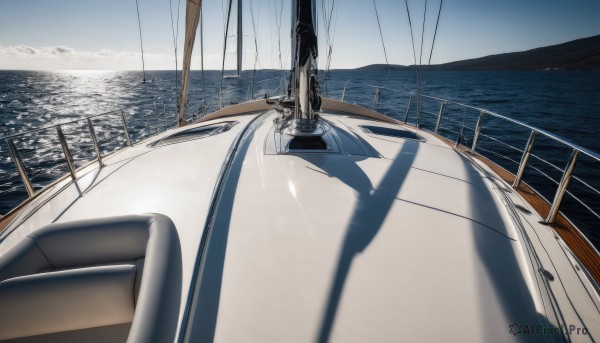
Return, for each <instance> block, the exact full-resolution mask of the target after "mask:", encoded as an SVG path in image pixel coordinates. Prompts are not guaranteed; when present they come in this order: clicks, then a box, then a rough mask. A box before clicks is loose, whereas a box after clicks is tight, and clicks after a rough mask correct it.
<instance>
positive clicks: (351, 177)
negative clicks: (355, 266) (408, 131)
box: [307, 140, 420, 343]
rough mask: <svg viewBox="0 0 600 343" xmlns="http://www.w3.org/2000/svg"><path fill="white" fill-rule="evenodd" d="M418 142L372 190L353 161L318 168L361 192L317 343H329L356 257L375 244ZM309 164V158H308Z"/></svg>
mask: <svg viewBox="0 0 600 343" xmlns="http://www.w3.org/2000/svg"><path fill="white" fill-rule="evenodd" d="M419 144H420V143H418V142H413V141H409V140H407V141H405V142H404V143H403V146H402V148H401V150H400V152H399V153H398V155H397V156H396V158H395V159H394V160H393V162H392V164H391V165H390V167H389V169H388V170H387V172H386V174H385V175H384V177H383V179H382V180H381V182H380V184H379V185H377V187H373V185H372V184H371V181H370V179H369V177H368V176H367V175H366V174H365V172H364V171H363V170H362V169H361V168H360V167H359V166H358V165H357V164H356V163H355V162H356V161H352V162H351V163H339V164H335V165H319V168H321V169H322V170H323V171H324V172H325V173H327V174H328V175H329V176H330V177H335V178H337V179H339V180H340V181H342V182H343V183H345V184H346V185H348V186H349V187H351V188H353V189H354V190H356V191H357V192H358V200H357V202H356V205H355V207H354V212H353V214H352V218H351V219H350V224H349V225H348V227H347V229H346V236H345V238H344V242H343V244H342V248H341V251H340V255H339V258H338V263H337V268H336V270H335V274H334V277H333V281H332V285H331V288H330V291H329V296H328V300H327V303H326V307H325V311H324V315H323V319H322V322H321V327H320V330H319V336H318V340H317V341H318V342H321V343H323V342H328V341H329V337H330V336H331V331H332V329H333V324H334V322H335V318H336V314H337V310H338V306H339V302H340V298H341V295H342V292H343V290H344V286H345V283H346V279H347V278H348V274H349V271H350V268H351V266H352V261H353V259H354V257H355V256H356V255H358V254H360V253H362V252H363V251H364V250H365V249H366V248H367V247H368V246H369V244H370V243H371V242H372V241H373V239H374V238H375V236H376V235H377V233H378V232H379V230H380V228H381V226H382V225H383V222H384V220H385V218H386V217H387V214H388V213H389V210H390V208H391V207H392V204H393V203H394V201H395V200H396V199H395V197H394V195H396V194H397V193H398V191H399V190H400V188H401V187H402V184H403V183H404V180H405V179H406V176H407V175H408V173H409V171H410V169H411V166H412V164H413V162H414V159H415V156H416V153H417V151H418V149H419ZM307 160H308V161H310V159H309V158H307Z"/></svg>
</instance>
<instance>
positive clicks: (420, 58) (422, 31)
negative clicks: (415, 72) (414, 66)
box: [419, 0, 427, 67]
mask: <svg viewBox="0 0 600 343" xmlns="http://www.w3.org/2000/svg"><path fill="white" fill-rule="evenodd" d="M426 15H427V0H425V9H424V10H423V28H422V29H421V52H419V67H421V66H422V65H423V64H422V63H421V60H422V59H423V41H424V40H425V22H426Z"/></svg>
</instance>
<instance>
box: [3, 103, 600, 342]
mask: <svg viewBox="0 0 600 343" xmlns="http://www.w3.org/2000/svg"><path fill="white" fill-rule="evenodd" d="M276 117H277V112H275V111H266V110H263V111H260V112H254V113H251V114H246V115H233V116H228V117H226V118H217V119H212V120H210V118H208V119H209V120H207V121H204V122H202V123H199V124H197V125H208V124H210V123H214V122H220V121H225V120H226V121H238V122H239V124H238V125H235V126H233V127H232V128H231V129H230V130H229V131H226V132H223V133H220V134H218V135H214V136H209V137H205V138H201V139H194V140H189V141H184V142H179V143H176V144H169V145H164V146H160V147H150V146H149V145H147V144H138V145H136V146H134V147H132V148H129V149H125V150H123V151H122V152H119V153H116V154H114V155H112V156H110V157H109V158H106V159H105V163H106V166H105V167H104V168H102V169H97V168H94V167H90V168H89V170H87V171H86V173H87V174H86V175H85V176H83V177H81V178H80V180H79V185H80V187H81V189H82V190H83V192H84V194H83V196H78V194H77V192H76V190H75V188H74V187H73V186H72V185H71V186H69V187H67V188H65V189H64V190H63V191H61V192H60V193H58V194H51V195H50V194H48V195H44V196H41V197H40V198H39V199H35V201H32V202H30V203H29V204H27V205H26V206H25V207H24V209H23V211H21V212H20V213H19V214H17V215H16V217H15V218H14V219H13V221H12V222H11V224H10V225H9V227H8V230H7V231H6V232H5V234H4V235H3V236H2V237H1V238H0V240H1V242H2V244H1V245H0V254H3V253H5V252H6V251H7V250H8V249H10V248H11V247H12V246H13V245H14V244H16V243H17V242H18V241H19V240H20V239H21V238H22V237H25V236H26V235H27V234H28V233H29V232H31V231H33V230H36V229H37V228H39V227H41V226H43V225H44V224H47V223H50V222H66V221H71V220H77V219H86V218H99V217H108V216H117V215H124V214H134V213H161V214H164V215H166V216H168V217H170V218H171V219H172V220H173V222H174V223H175V226H176V228H177V231H178V234H179V240H180V242H181V250H182V263H183V265H182V268H183V274H182V294H183V296H182V299H181V312H180V319H181V321H182V324H181V327H180V336H185V337H186V339H189V341H194V342H195V341H213V340H214V341H217V342H230V341H249V340H250V341H256V342H282V341H286V342H289V341H297V342H307V341H320V342H325V341H328V340H329V341H337V342H348V341H356V342H364V341H387V340H389V341H403V340H405V341H433V340H436V341H443V340H448V338H451V340H453V341H515V340H521V339H522V338H523V336H521V337H519V336H513V335H510V334H508V326H509V325H510V324H512V323H513V322H519V323H531V324H538V323H539V324H543V325H547V326H553V327H558V326H559V325H561V324H563V323H564V322H563V320H564V321H566V322H567V324H573V325H577V326H582V327H587V328H588V329H589V330H590V335H591V336H590V337H593V336H592V335H595V336H598V335H600V332H597V331H598V326H597V325H593V324H594V322H595V323H597V322H598V320H599V318H600V312H599V311H598V308H599V306H600V305H599V304H598V303H597V299H596V298H594V297H593V296H592V294H594V292H595V291H594V289H593V286H592V285H591V284H590V283H589V281H587V279H586V278H585V277H584V276H583V275H582V274H581V273H583V271H581V270H577V269H576V268H574V263H575V262H574V261H572V259H571V258H570V257H569V255H568V254H567V253H566V252H565V251H566V250H565V248H564V247H562V246H561V245H560V243H559V242H558V241H557V240H556V239H555V238H554V236H553V233H552V232H551V230H550V229H548V228H547V227H545V226H542V225H540V224H539V223H537V221H538V220H539V219H540V218H539V217H538V216H537V215H536V214H532V215H526V214H523V213H519V212H517V211H515V207H514V205H515V204H519V205H521V206H524V207H528V208H530V206H529V205H528V204H527V203H526V202H525V201H523V199H522V198H520V196H519V195H518V194H516V193H513V192H510V191H509V190H507V188H508V187H507V185H506V184H505V183H504V182H503V181H502V180H500V179H499V178H498V177H495V176H494V174H493V172H491V170H490V169H489V168H487V167H486V166H485V165H484V164H481V163H479V162H477V161H475V160H473V159H471V158H469V157H468V156H467V155H464V154H462V153H461V152H459V151H456V150H454V149H452V148H451V147H450V146H448V145H447V144H446V143H445V142H444V141H442V140H440V139H438V138H436V137H435V136H434V135H431V134H428V133H426V132H418V134H419V135H421V136H422V137H423V138H424V140H423V141H416V140H411V139H404V138H394V137H387V136H381V135H376V134H373V133H368V132H365V131H364V130H362V129H361V125H377V126H381V127H389V128H402V129H405V130H409V129H408V128H407V127H400V126H398V125H395V124H391V123H384V122H380V121H376V120H372V119H369V118H366V117H360V116H357V115H354V114H351V113H343V112H341V113H340V112H339V111H332V112H330V113H327V111H325V113H323V114H322V117H323V119H325V120H327V121H328V122H330V123H332V124H334V127H335V130H336V131H337V133H338V134H340V135H341V134H343V135H346V136H348V137H354V138H355V139H356V141H357V142H359V143H357V144H361V145H363V146H366V147H368V149H367V150H366V151H370V152H369V153H365V154H359V153H350V152H348V151H346V152H344V151H342V152H341V153H331V154H330V153H318V152H317V153H296V154H293V153H292V154H289V153H288V154H265V144H266V143H265V142H266V140H268V139H271V138H272V137H271V136H270V132H272V130H271V129H272V127H273V120H274V119H275V118H276ZM187 128H189V127H184V128H182V129H178V130H185V129H187ZM410 130H414V129H410ZM168 134H171V132H170V133H168ZM166 135H167V134H166V133H165V134H162V135H161V136H159V137H157V138H154V139H152V140H151V141H149V142H147V143H151V142H152V141H154V140H158V139H161V138H164V137H165V136H166ZM236 142H239V144H238V145H237V146H236V145H235V144H236ZM230 154H231V155H230ZM228 156H231V160H228ZM63 182H67V181H63ZM33 208H36V209H37V210H36V212H35V213H34V214H33V215H29V214H28V212H29V211H31V210H32V209H33ZM207 230H208V231H207ZM203 239H204V242H205V244H203V243H202V241H203ZM532 247H535V248H536V249H535V250H536V251H543V249H545V250H546V251H553V252H554V253H553V254H550V253H547V254H544V255H542V254H535V253H533V252H532V251H533V250H532ZM542 248H543V249H542ZM561 250H563V251H562V252H561ZM550 256H552V259H550ZM540 266H543V268H544V269H545V270H546V271H547V272H548V273H551V274H552V275H555V276H556V278H557V279H556V281H554V282H548V281H547V280H544V279H543V278H542V276H541V274H540V273H539V270H538V268H540ZM559 282H560V283H559ZM548 289H551V291H552V294H553V297H554V300H551V299H550V298H549V295H548V294H549V291H548ZM567 294H568V295H567ZM553 301H557V302H559V303H561V312H562V317H561V318H557V317H556V316H555V313H554V310H553V305H552V303H553ZM569 304H570V305H569ZM578 313H585V314H586V316H581V315H578ZM458 314H460V315H458ZM590 318H591V319H590ZM465 323H467V324H465ZM465 325H466V326H468V328H466V327H465ZM531 338H532V339H535V337H531Z"/></svg>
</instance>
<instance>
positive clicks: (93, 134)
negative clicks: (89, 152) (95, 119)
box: [87, 118, 104, 168]
mask: <svg viewBox="0 0 600 343" xmlns="http://www.w3.org/2000/svg"><path fill="white" fill-rule="evenodd" d="M87 124H88V129H89V130H90V137H91V138H92V144H94V151H95V152H96V159H98V166H99V167H100V168H102V167H104V164H103V163H102V154H101V153H100V146H98V138H97V137H96V131H95V130H94V125H92V120H91V119H90V118H87Z"/></svg>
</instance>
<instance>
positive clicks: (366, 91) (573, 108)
mask: <svg viewBox="0 0 600 343" xmlns="http://www.w3.org/2000/svg"><path fill="white" fill-rule="evenodd" d="M179 77H180V76H179V75H178V76H177V79H178V78H179ZM286 77H287V75H285V73H282V72H279V71H262V72H257V73H253V72H252V71H248V72H244V74H243V75H242V77H241V78H228V79H225V80H224V81H223V100H222V101H221V100H220V99H219V97H218V94H219V87H220V84H221V78H220V72H215V71H208V72H205V73H204V81H202V80H203V78H202V77H201V73H200V72H199V71H194V72H192V75H191V80H190V99H189V101H188V105H187V112H186V113H187V117H188V118H191V117H193V116H202V115H204V114H206V113H210V112H211V111H214V110H215V109H217V108H218V107H219V105H220V103H221V102H222V103H223V104H224V105H228V104H231V103H236V102H242V101H246V100H249V99H251V98H252V97H254V98H260V97H263V96H265V95H268V96H272V95H278V94H281V90H282V89H283V88H284V87H283V85H284V84H285V79H286ZM253 78H254V81H255V82H254V86H253V83H252V79H253ZM146 79H147V80H148V82H146V83H142V82H141V81H142V73H141V72H137V71H136V72H128V71H119V72H114V71H61V72H42V71H39V72H38V71H0V137H2V138H3V139H0V214H4V213H6V212H8V211H9V210H10V209H11V208H13V207H15V206H16V205H18V204H19V203H20V202H21V201H23V200H24V199H26V197H27V193H26V191H25V189H24V187H23V185H22V182H21V180H20V178H19V175H18V173H17V171H16V168H15V166H14V162H13V161H12V159H11V157H10V154H9V149H8V146H7V142H6V139H5V138H6V137H11V136H14V137H13V138H12V139H13V141H14V143H15V146H16V147H17V150H18V151H19V154H20V155H21V158H22V160H23V162H24V165H25V168H26V170H27V173H28V175H29V177H30V178H31V180H32V183H33V186H34V188H36V189H40V188H42V187H43V186H45V185H47V184H48V183H50V182H52V181H53V180H55V179H56V178H58V177H60V176H61V175H63V174H65V173H66V172H67V169H66V166H65V161H64V157H63V155H62V150H61V148H60V145H59V142H58V138H57V133H56V128H49V129H43V130H39V131H35V132H30V131H32V130H38V129H41V128H44V127H48V126H52V125H56V124H60V123H66V124H64V125H62V129H63V131H64V133H65V136H66V138H67V142H68V144H69V147H70V149H71V152H72V154H73V157H74V160H75V164H76V166H82V165H84V164H85V163H86V161H89V160H91V159H93V157H94V150H93V146H92V142H91V138H90V135H89V129H88V126H87V122H86V121H85V119H84V120H82V118H86V117H88V116H95V115H98V114H102V113H109V114H107V115H103V116H96V117H93V118H92V119H91V121H92V124H93V126H94V129H95V131H96V134H97V135H98V140H99V144H100V147H101V150H102V153H103V154H104V153H108V152H110V151H112V150H114V149H118V148H121V147H123V146H125V145H126V138H125V131H124V129H123V124H122V119H121V112H122V113H123V116H124V117H125V121H126V122H127V126H128V132H129V135H130V138H131V140H132V141H133V142H136V141H139V140H140V139H142V138H144V137H147V136H148V135H151V134H154V133H156V132H158V131H162V130H165V129H167V128H169V127H172V126H173V125H174V124H175V120H176V112H177V109H176V103H177V101H176V94H177V85H178V82H176V74H175V72H174V71H151V72H146ZM346 81H348V82H347V83H346ZM344 85H346V87H345V88H346V91H345V94H344V100H345V101H347V102H351V103H356V104H359V105H362V106H365V107H368V108H372V107H373V106H374V102H375V101H374V100H375V95H376V93H378V96H377V98H378V99H377V104H376V106H377V109H378V111H380V112H382V113H384V114H387V115H389V116H392V117H394V118H397V119H400V120H404V119H405V117H406V114H407V107H408V103H409V99H410V94H409V92H410V91H412V90H414V88H415V73H414V72H408V71H402V72H392V73H388V72H364V71H334V72H331V73H330V74H329V75H328V76H327V78H326V79H325V80H323V81H322V82H321V88H322V92H323V93H324V94H325V95H326V96H329V97H332V98H337V99H339V98H341V97H342V93H344V92H343V89H344ZM599 85H600V73H599V72H566V71H552V72H510V71H502V72H430V73H429V75H428V80H427V86H426V90H425V93H426V94H428V95H432V96H434V97H437V98H444V99H449V100H453V101H455V102H457V103H462V104H467V105H470V106H474V107H478V108H484V109H487V110H490V111H493V112H496V113H499V114H502V115H504V116H506V117H509V118H512V119H515V120H518V121H522V122H524V123H527V124H530V125H532V126H535V127H538V128H541V129H544V130H547V131H550V132H553V133H555V134H557V135H560V136H561V137H564V138H565V139H566V140H568V141H570V142H573V143H575V144H577V145H580V146H582V147H584V148H586V149H589V150H590V151H595V152H600V140H598V138H597V137H598V133H597V132H598V130H599V129H600V86H599ZM373 86H381V87H382V88H380V89H379V91H377V88H375V87H373ZM411 104H412V106H411V108H410V110H409V111H408V117H407V119H408V122H409V123H413V124H414V123H415V122H416V121H417V115H416V107H417V106H416V97H415V99H413V102H412V103H411ZM440 105H441V102H440V101H439V100H437V99H433V98H424V99H423V100H422V102H421V103H420V106H421V116H420V118H419V123H420V124H421V126H422V127H423V128H425V129H428V130H432V131H433V130H435V126H436V123H437V118H438V114H439V109H440ZM444 106H445V107H444V111H443V119H442V122H441V126H440V131H439V132H440V133H441V134H442V135H444V136H446V137H447V138H449V139H451V140H453V141H454V140H456V139H457V138H458V137H459V132H460V131H461V128H463V134H462V136H461V142H462V143H464V144H468V145H470V144H472V140H473V136H474V135H473V131H474V130H473V129H474V127H475V125H476V121H477V119H478V116H479V111H477V110H475V109H466V110H465V108H464V107H462V106H460V105H458V104H456V103H446V104H445V105H444ZM482 123H483V126H482V135H481V136H480V139H479V141H478V143H477V151H478V152H479V153H481V154H483V155H485V156H487V157H489V158H491V159H493V160H494V161H496V162H497V163H499V164H500V165H501V166H503V167H505V168H506V169H507V170H509V171H511V172H513V173H514V172H516V170H517V166H518V162H519V160H520V158H521V152H520V151H519V150H522V149H523V147H524V146H525V143H526V141H527V139H528V137H529V134H530V131H531V130H530V129H529V128H525V127H520V126H517V125H514V124H512V123H510V122H508V121H506V120H501V119H498V118H495V117H493V116H484V118H483V121H482ZM24 132H30V133H27V134H20V133H24ZM19 134H20V135H19ZM15 135H17V136H15ZM570 153H571V149H569V148H566V147H564V146H562V145H560V144H558V143H556V142H555V141H553V140H552V139H548V138H545V137H541V136H539V135H538V138H537V140H536V145H535V147H534V150H533V154H534V156H533V157H532V158H531V159H530V162H529V165H530V167H528V168H527V169H526V171H525V176H524V181H525V182H527V183H528V184H530V185H532V186H533V187H534V188H535V189H537V190H538V191H539V192H540V193H541V194H542V195H543V196H544V197H546V198H547V199H550V200H552V199H553V197H554V193H555V191H556V188H557V183H558V181H560V178H561V175H562V172H561V169H564V167H565V165H566V163H567V161H568V159H569V156H570ZM574 175H575V177H576V178H575V179H573V180H572V181H571V184H570V185H569V193H570V194H568V195H567V196H566V198H565V201H564V203H563V206H562V208H561V209H562V210H563V211H564V212H565V213H566V214H567V215H568V216H569V218H571V220H573V221H574V222H575V223H576V224H577V225H578V226H579V227H580V228H581V229H582V231H584V233H585V234H586V235H587V236H588V238H590V240H592V241H593V242H594V244H595V245H596V246H597V247H598V246H600V218H599V217H597V216H596V215H594V213H593V212H591V211H590V210H592V211H594V212H595V213H600V192H598V191H597V190H600V181H599V177H598V176H599V175H600V163H599V162H595V161H594V160H593V159H592V158H590V157H588V156H585V155H582V156H580V157H579V160H578V162H577V165H576V168H575V172H574ZM588 186H589V187H588ZM590 187H591V188H590Z"/></svg>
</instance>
